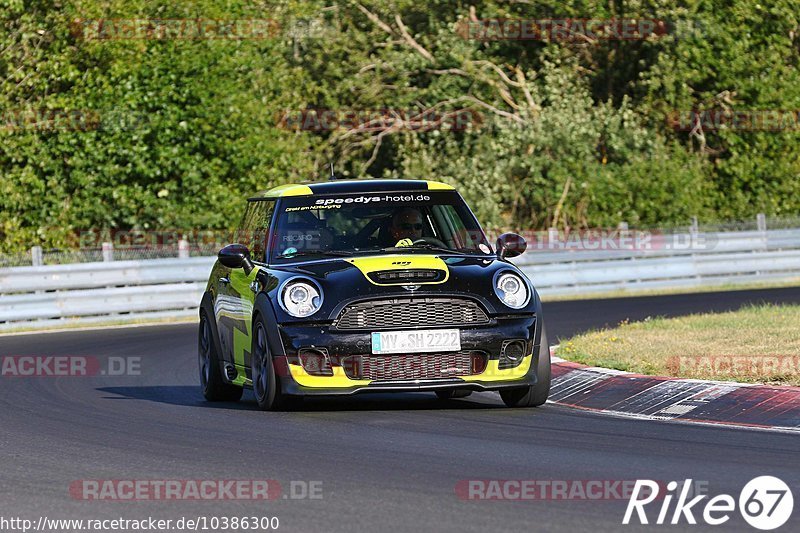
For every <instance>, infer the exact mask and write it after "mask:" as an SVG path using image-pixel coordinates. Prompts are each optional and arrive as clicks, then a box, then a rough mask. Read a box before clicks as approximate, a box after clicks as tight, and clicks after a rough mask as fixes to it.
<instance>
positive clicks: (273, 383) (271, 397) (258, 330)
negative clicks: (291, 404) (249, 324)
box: [250, 316, 287, 411]
mask: <svg viewBox="0 0 800 533" xmlns="http://www.w3.org/2000/svg"><path fill="white" fill-rule="evenodd" d="M251 354H252V356H251V357H250V375H251V376H252V379H253V393H254V395H255V397H256V403H258V408H259V409H261V410H262V411H277V410H279V409H282V408H283V407H285V406H286V404H287V401H286V400H287V398H286V395H284V394H283V392H282V391H281V387H280V383H279V382H278V378H277V376H276V375H275V365H273V364H272V354H271V353H270V351H269V345H268V344H267V328H266V326H265V325H264V321H263V319H262V318H261V317H260V316H259V317H258V318H257V319H256V321H255V324H254V325H253V350H252V352H251Z"/></svg>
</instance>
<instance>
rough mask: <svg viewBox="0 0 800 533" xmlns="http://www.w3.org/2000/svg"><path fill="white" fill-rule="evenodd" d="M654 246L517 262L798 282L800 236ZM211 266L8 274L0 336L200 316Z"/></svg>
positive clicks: (145, 264)
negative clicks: (111, 322) (28, 330)
mask: <svg viewBox="0 0 800 533" xmlns="http://www.w3.org/2000/svg"><path fill="white" fill-rule="evenodd" d="M665 239H666V240H665ZM656 242H657V244H658V245H657V246H655V247H652V248H647V249H603V250H587V249H580V250H576V249H571V248H569V246H568V247H567V249H563V250H550V249H548V250H543V249H537V247H536V245H537V244H538V243H532V245H531V247H530V248H529V251H528V252H526V253H525V254H523V255H521V256H520V257H518V258H516V259H515V260H514V262H515V263H516V264H517V265H519V266H520V268H522V270H523V271H524V272H525V273H526V274H527V275H528V276H529V277H530V278H531V279H532V280H533V282H534V284H535V285H536V288H537V289H538V290H539V292H540V293H541V294H542V295H543V296H555V295H569V294H577V295H580V294H586V293H601V292H608V291H614V290H619V289H625V290H627V291H630V292H635V291H637V290H642V289H657V288H678V287H695V286H704V285H714V284H735V283H742V282H753V281H764V280H793V279H800V230H770V231H747V232H730V233H716V234H705V233H686V234H681V235H674V234H673V235H669V236H668V238H667V236H663V235H662V236H659V240H657V241H656ZM664 243H668V244H669V245H664ZM682 243H694V244H691V245H687V246H684V245H683V244H682ZM698 243H699V245H698ZM662 245H663V246H662ZM612 248H613V247H612ZM213 263H214V258H213V257H192V258H189V257H182V258H178V259H151V260H140V261H106V262H97V263H78V264H69V265H51V266H35V267H14V268H3V269H0V330H8V329H13V328H19V327H32V328H39V327H52V326H54V325H56V326H58V325H64V324H68V323H71V322H80V323H84V324H88V323H92V322H97V321H108V320H114V321H131V320H141V319H147V318H155V317H194V316H196V315H197V305H198V303H199V302H200V298H201V295H202V292H203V290H204V287H205V283H206V281H207V279H208V275H209V272H210V270H211V266H212V265H213Z"/></svg>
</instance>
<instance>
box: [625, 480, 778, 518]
mask: <svg viewBox="0 0 800 533" xmlns="http://www.w3.org/2000/svg"><path fill="white" fill-rule="evenodd" d="M691 487H692V480H691V479H687V480H686V481H685V482H684V483H683V485H682V486H681V487H680V488H679V484H678V482H677V481H670V482H669V483H667V493H666V495H665V496H664V497H663V499H661V508H660V510H659V512H658V518H657V519H656V521H655V523H656V524H667V523H669V524H673V525H675V524H680V523H681V522H682V520H685V521H686V523H688V524H697V519H696V518H695V513H697V514H698V515H699V516H701V517H702V520H703V521H704V522H705V523H706V524H708V525H711V526H719V525H722V524H724V523H725V522H727V521H728V520H729V519H730V517H731V513H733V512H734V511H735V510H736V508H737V502H736V500H735V499H734V497H733V496H731V495H729V494H720V495H718V496H714V497H713V498H711V499H709V500H708V501H706V502H704V505H702V504H700V502H702V501H703V500H704V499H705V498H707V497H708V495H706V494H702V495H699V496H695V497H693V498H691V499H689V498H690V497H691V494H690V491H691ZM658 488H659V484H658V483H657V482H656V481H652V480H649V479H638V480H636V485H634V487H633V494H631V498H630V500H629V501H628V507H627V508H626V509H625V516H624V518H623V519H622V523H623V524H630V523H631V518H633V516H634V512H635V513H636V518H637V519H638V520H639V523H640V524H648V523H649V521H648V516H647V512H646V511H645V507H646V506H647V505H648V504H650V503H653V502H654V501H655V500H656V499H657V498H659V496H660V494H659V490H658ZM679 492H680V494H678V493H679ZM675 496H677V501H676V503H675V507H674V509H670V507H671V506H672V501H673V499H675ZM654 507H657V504H656V506H654ZM738 508H739V512H740V513H741V515H742V518H744V520H745V521H746V522H747V523H748V524H750V525H751V526H753V527H754V528H756V529H761V530H764V531H767V530H772V529H776V528H779V527H781V526H782V525H783V524H785V523H786V522H787V521H788V520H789V518H790V517H791V516H792V509H793V508H794V498H793V496H792V491H791V490H790V489H789V486H788V485H787V484H786V483H784V482H783V481H782V480H780V479H778V478H776V477H773V476H759V477H757V478H755V479H752V480H750V481H749V482H748V483H747V484H746V485H745V486H744V488H743V489H742V492H741V493H739V501H738ZM670 510H671V511H672V513H671V514H672V516H671V519H670V517H669V515H670ZM651 518H652V516H651ZM668 520H669V521H668ZM634 523H635V520H634Z"/></svg>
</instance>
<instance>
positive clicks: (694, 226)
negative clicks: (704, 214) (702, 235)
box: [689, 217, 700, 235]
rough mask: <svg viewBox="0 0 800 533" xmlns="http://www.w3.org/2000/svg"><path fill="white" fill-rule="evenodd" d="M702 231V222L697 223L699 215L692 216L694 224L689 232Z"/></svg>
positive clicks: (696, 232) (694, 233)
mask: <svg viewBox="0 0 800 533" xmlns="http://www.w3.org/2000/svg"><path fill="white" fill-rule="evenodd" d="M699 231H700V224H698V223H697V217H692V225H691V226H689V233H691V234H692V235H697V234H698V233H699Z"/></svg>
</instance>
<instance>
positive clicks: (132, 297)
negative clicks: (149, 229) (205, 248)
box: [0, 257, 214, 330]
mask: <svg viewBox="0 0 800 533" xmlns="http://www.w3.org/2000/svg"><path fill="white" fill-rule="evenodd" d="M213 264H214V258H213V257H193V258H185V259H151V260H145V261H110V262H98V263H79V264H72V265H52V266H37V267H18V268H5V269H0V330H2V329H11V328H17V327H51V326H54V325H56V326H57V325H62V324H67V323H70V322H76V321H79V322H82V323H91V322H97V321H108V320H114V321H116V320H119V321H122V322H127V321H133V320H142V319H148V318H160V317H192V316H196V315H197V306H198V304H199V302H200V298H201V296H202V294H203V291H204V290H205V285H206V281H207V280H208V275H209V272H210V271H211V267H212V265H213Z"/></svg>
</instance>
